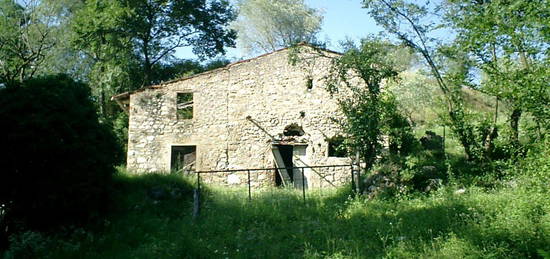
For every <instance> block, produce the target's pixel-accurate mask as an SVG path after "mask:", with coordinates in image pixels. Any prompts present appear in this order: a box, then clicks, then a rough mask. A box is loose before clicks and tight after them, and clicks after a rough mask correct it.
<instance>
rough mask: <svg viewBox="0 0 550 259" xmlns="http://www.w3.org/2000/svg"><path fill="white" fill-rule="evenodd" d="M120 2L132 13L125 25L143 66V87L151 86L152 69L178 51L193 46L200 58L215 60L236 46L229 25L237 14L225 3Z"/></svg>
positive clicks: (199, 0) (206, 0)
mask: <svg viewBox="0 0 550 259" xmlns="http://www.w3.org/2000/svg"><path fill="white" fill-rule="evenodd" d="M120 1H122V2H123V3H124V4H125V5H126V6H128V7H129V8H131V11H132V15H131V16H129V17H128V19H127V20H126V24H125V25H126V26H127V27H126V28H127V31H128V34H129V36H130V38H131V39H132V43H133V47H134V50H135V51H136V53H137V54H138V55H139V58H140V59H141V63H142V65H143V73H144V80H143V81H144V84H149V83H151V80H152V73H153V71H152V69H153V66H154V65H155V64H157V63H159V62H162V61H164V60H166V59H167V58H169V57H171V55H172V54H173V53H174V51H175V50H176V48H179V47H188V46H190V47H192V48H193V52H194V53H195V54H197V55H199V56H200V57H205V56H206V57H212V56H215V55H217V54H219V53H222V54H223V53H225V49H224V48H225V47H226V46H234V39H235V37H236V33H235V31H233V30H231V29H229V28H228V27H227V26H226V25H227V24H229V23H230V22H231V21H233V20H234V19H235V13H234V11H233V9H232V7H231V6H230V5H229V2H228V1H226V0H194V1H177V0H120Z"/></svg>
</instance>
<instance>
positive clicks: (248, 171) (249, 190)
mask: <svg viewBox="0 0 550 259" xmlns="http://www.w3.org/2000/svg"><path fill="white" fill-rule="evenodd" d="M246 172H247V174H248V201H251V200H252V192H251V189H250V188H251V187H250V170H246Z"/></svg>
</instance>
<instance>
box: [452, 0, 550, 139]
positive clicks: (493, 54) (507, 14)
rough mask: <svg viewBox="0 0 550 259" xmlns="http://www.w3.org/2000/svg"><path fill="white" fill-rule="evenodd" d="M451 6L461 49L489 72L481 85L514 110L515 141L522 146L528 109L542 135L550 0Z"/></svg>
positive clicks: (548, 116) (546, 119)
mask: <svg viewBox="0 0 550 259" xmlns="http://www.w3.org/2000/svg"><path fill="white" fill-rule="evenodd" d="M445 7H446V8H445V10H447V12H446V18H447V21H449V22H450V24H451V26H452V27H453V28H454V29H455V30H456V31H457V39H456V41H455V44H456V47H457V48H460V49H462V50H466V51H467V53H468V55H469V58H470V59H471V60H472V61H473V63H474V65H475V66H476V67H477V68H478V69H480V70H481V71H482V72H483V73H484V75H485V78H484V80H482V81H481V82H480V84H479V85H477V87H478V88H479V89H480V90H482V91H484V92H486V93H489V94H491V95H493V96H495V97H496V98H498V100H500V101H504V102H507V104H509V105H510V106H511V108H512V109H511V112H510V114H509V123H510V129H511V134H510V140H511V143H513V144H515V145H517V144H519V137H518V136H519V120H520V118H521V116H522V114H523V113H524V112H530V113H531V114H532V115H533V116H534V118H535V121H536V122H537V123H538V127H539V133H541V134H542V132H543V131H542V130H541V129H540V128H541V127H543V126H544V125H548V124H550V108H549V107H548V103H549V102H550V87H548V80H549V76H550V69H549V64H548V60H549V59H548V57H549V56H548V51H549V46H548V42H549V41H550V33H549V30H548V14H549V13H550V6H549V5H548V1H546V0H529V1H526V0H494V1H470V2H464V1H457V0H448V1H447V2H446V5H445ZM546 130H548V128H546ZM541 134H539V135H541ZM539 137H542V136H539Z"/></svg>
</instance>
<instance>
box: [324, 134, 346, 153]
mask: <svg viewBox="0 0 550 259" xmlns="http://www.w3.org/2000/svg"><path fill="white" fill-rule="evenodd" d="M327 141H328V156H329V157H348V150H347V148H346V145H345V143H344V142H345V138H344V137H342V136H334V137H332V138H329V139H327Z"/></svg>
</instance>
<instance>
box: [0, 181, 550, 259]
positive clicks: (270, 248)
mask: <svg viewBox="0 0 550 259" xmlns="http://www.w3.org/2000/svg"><path fill="white" fill-rule="evenodd" d="M529 179H532V178H531V177H524V178H521V177H519V178H515V179H514V181H513V182H504V183H503V184H502V186H500V187H498V188H494V189H493V190H481V189H478V188H465V189H459V187H458V186H453V185H450V186H447V187H444V188H442V189H440V190H438V191H436V192H433V193H431V194H429V195H425V194H422V195H420V194H418V195H416V196H415V195H410V196H407V197H403V198H400V199H393V200H381V199H375V200H366V199H363V198H353V197H351V196H350V193H349V191H348V188H342V189H340V190H333V191H329V192H324V193H319V192H311V193H308V199H307V202H306V204H304V203H303V201H302V199H301V193H299V192H296V191H290V190H279V189H274V190H266V191H264V192H259V193H255V196H254V199H253V200H252V201H251V202H249V201H248V200H247V193H246V191H244V190H243V189H240V191H239V189H237V190H227V189H222V188H216V187H210V188H209V189H207V190H206V191H205V195H204V197H203V198H204V199H203V208H202V214H201V217H200V218H199V219H198V220H194V219H193V218H192V216H191V214H192V213H191V212H192V184H190V181H188V180H187V179H185V178H182V177H179V176H173V175H168V176H166V175H165V176H161V175H144V176H131V175H129V174H125V173H121V174H119V175H118V176H117V177H116V191H115V197H114V205H113V206H114V207H113V210H112V211H113V212H112V213H111V214H109V215H108V217H107V218H106V219H104V220H102V221H101V224H96V225H93V226H89V227H87V228H86V229H76V230H72V231H65V232H63V234H55V235H46V234H38V233H29V232H27V233H24V234H22V235H20V236H19V237H18V240H17V242H16V243H15V244H14V245H13V246H12V249H11V250H10V251H9V252H8V253H6V257H7V258H10V257H16V258H21V257H26V256H27V257H45V258H381V257H387V258H412V257H424V258H521V257H535V258H536V257H542V255H544V254H545V253H546V254H547V252H548V251H550V249H549V247H550V213H549V212H550V199H548V197H549V196H548V194H549V192H548V186H547V184H544V183H543V184H541V183H540V182H538V181H537V182H533V181H531V180H529ZM159 188H160V189H163V190H165V192H166V193H170V195H169V197H164V198H163V199H161V200H156V199H152V198H151V195H150V194H149V193H150V192H151V190H158V189H159ZM66 233H70V234H66Z"/></svg>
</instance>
